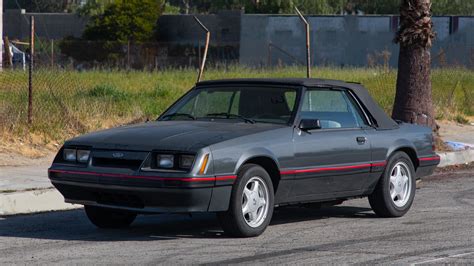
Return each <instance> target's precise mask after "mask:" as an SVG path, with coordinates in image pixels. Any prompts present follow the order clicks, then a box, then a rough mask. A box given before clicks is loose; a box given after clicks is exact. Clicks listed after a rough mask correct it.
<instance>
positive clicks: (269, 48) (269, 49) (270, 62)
mask: <svg viewBox="0 0 474 266" xmlns="http://www.w3.org/2000/svg"><path fill="white" fill-rule="evenodd" d="M267 66H268V67H270V68H271V67H272V42H270V43H268V58H267Z"/></svg>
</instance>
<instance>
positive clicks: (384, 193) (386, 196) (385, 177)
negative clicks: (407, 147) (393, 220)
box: [369, 152, 416, 217]
mask: <svg viewBox="0 0 474 266" xmlns="http://www.w3.org/2000/svg"><path fill="white" fill-rule="evenodd" d="M399 163H402V164H405V165H406V166H407V170H408V171H409V179H408V181H409V182H411V186H410V187H409V189H407V191H409V192H410V194H409V197H408V200H407V201H406V203H405V204H404V205H403V206H397V205H396V204H395V203H394V200H392V197H391V195H390V176H391V174H392V171H393V170H394V167H395V166H396V165H397V164H399ZM415 192H416V180H415V167H414V166H413V162H412V161H411V159H410V157H409V156H408V155H407V154H406V153H404V152H395V153H394V154H393V155H392V156H391V157H390V159H389V160H388V162H387V166H386V167H385V170H384V172H383V174H382V176H381V177H380V180H379V182H378V183H377V185H376V187H375V189H374V191H373V193H372V194H371V195H369V203H370V206H371V207H372V210H374V212H375V214H377V216H380V217H401V216H403V215H405V214H406V213H407V212H408V210H409V209H410V207H411V205H412V203H413V199H414V198H415Z"/></svg>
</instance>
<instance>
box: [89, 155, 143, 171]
mask: <svg viewBox="0 0 474 266" xmlns="http://www.w3.org/2000/svg"><path fill="white" fill-rule="evenodd" d="M141 164H142V160H132V159H112V158H93V160H92V165H93V166H95V167H108V168H121V169H131V170H134V171H136V170H138V168H140V165H141Z"/></svg>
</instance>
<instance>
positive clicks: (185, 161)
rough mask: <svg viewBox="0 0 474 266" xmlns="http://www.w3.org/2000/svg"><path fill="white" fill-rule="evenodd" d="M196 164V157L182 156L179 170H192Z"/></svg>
mask: <svg viewBox="0 0 474 266" xmlns="http://www.w3.org/2000/svg"><path fill="white" fill-rule="evenodd" d="M193 163H194V155H181V156H180V157H179V168H183V169H190V168H191V166H193Z"/></svg>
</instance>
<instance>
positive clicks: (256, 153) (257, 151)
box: [234, 147, 280, 174]
mask: <svg viewBox="0 0 474 266" xmlns="http://www.w3.org/2000/svg"><path fill="white" fill-rule="evenodd" d="M256 157H268V158H270V159H272V160H273V161H274V162H275V163H276V165H277V167H278V169H280V164H279V162H278V159H277V157H276V156H275V154H274V153H273V152H271V151H270V150H268V149H266V148H263V147H257V148H252V149H250V150H247V151H245V152H243V153H242V154H241V156H240V157H239V159H238V160H237V164H236V165H235V169H234V173H235V174H237V172H238V171H239V169H240V167H242V165H244V164H245V162H247V161H249V160H251V159H253V158H256Z"/></svg>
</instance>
